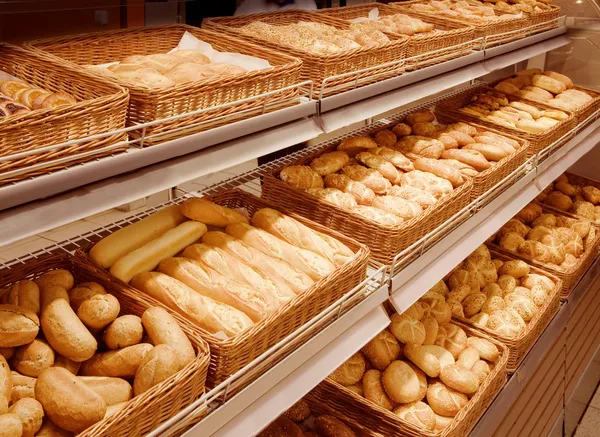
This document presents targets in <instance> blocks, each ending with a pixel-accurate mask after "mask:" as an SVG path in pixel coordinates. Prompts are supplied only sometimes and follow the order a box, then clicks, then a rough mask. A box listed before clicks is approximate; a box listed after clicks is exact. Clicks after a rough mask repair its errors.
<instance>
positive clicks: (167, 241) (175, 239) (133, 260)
mask: <svg viewBox="0 0 600 437" xmlns="http://www.w3.org/2000/svg"><path fill="white" fill-rule="evenodd" d="M206 231H207V228H206V225H204V224H203V223H200V222H195V221H188V222H185V223H182V224H180V225H179V226H177V227H176V228H174V229H171V230H169V231H167V232H165V233H164V234H163V235H161V236H160V237H158V238H157V239H155V240H153V241H150V242H149V243H146V244H145V245H143V246H142V247H140V248H139V249H136V250H134V251H133V252H131V253H129V254H127V255H125V256H124V257H123V258H121V259H119V260H118V261H117V262H115V263H114V264H113V265H112V267H111V268H110V273H111V274H112V275H113V276H115V277H117V278H119V279H120V280H122V281H123V282H129V281H131V278H133V277H134V276H135V275H137V274H138V273H142V272H148V271H150V270H152V269H154V268H155V267H156V266H157V265H158V264H159V263H160V262H161V261H162V260H164V259H167V258H169V257H172V256H174V255H175V254H177V253H178V252H180V251H182V250H183V249H185V248H186V247H187V246H189V245H190V244H193V243H194V242H195V241H197V240H198V239H200V238H201V237H202V235H204V234H205V233H206Z"/></svg>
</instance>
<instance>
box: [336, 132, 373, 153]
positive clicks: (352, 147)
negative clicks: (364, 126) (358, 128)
mask: <svg viewBox="0 0 600 437" xmlns="http://www.w3.org/2000/svg"><path fill="white" fill-rule="evenodd" d="M376 147H377V143H376V142H375V141H373V139H372V138H369V137H366V136H358V137H351V138H346V139H344V140H342V142H341V143H340V144H339V145H338V146H337V150H341V151H344V152H346V153H347V154H348V155H349V156H352V157H353V156H355V155H356V154H357V153H360V152H362V151H364V150H368V149H375V148H376Z"/></svg>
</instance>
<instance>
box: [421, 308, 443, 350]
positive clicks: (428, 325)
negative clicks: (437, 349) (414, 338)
mask: <svg viewBox="0 0 600 437" xmlns="http://www.w3.org/2000/svg"><path fill="white" fill-rule="evenodd" d="M427 311H428V312H429V313H431V310H430V309H429V308H427ZM421 323H422V324H423V326H424V327H425V341H423V344H428V345H432V344H434V343H435V339H436V338H437V335H438V330H439V323H438V321H437V320H436V319H435V317H433V316H430V315H427V316H425V317H423V319H422V320H421Z"/></svg>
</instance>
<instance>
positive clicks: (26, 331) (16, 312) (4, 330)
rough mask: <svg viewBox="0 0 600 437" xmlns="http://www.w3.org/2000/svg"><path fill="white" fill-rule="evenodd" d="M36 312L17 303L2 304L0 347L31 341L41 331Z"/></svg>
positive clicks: (0, 313)
mask: <svg viewBox="0 0 600 437" xmlns="http://www.w3.org/2000/svg"><path fill="white" fill-rule="evenodd" d="M39 326H40V322H39V319H38V317H37V316H36V315H35V313H33V312H31V311H28V310H25V309H22V308H20V307H18V306H15V305H0V347H14V346H21V345H24V344H28V343H31V342H32V341H33V340H34V339H35V337H36V336H37V333H38V331H39Z"/></svg>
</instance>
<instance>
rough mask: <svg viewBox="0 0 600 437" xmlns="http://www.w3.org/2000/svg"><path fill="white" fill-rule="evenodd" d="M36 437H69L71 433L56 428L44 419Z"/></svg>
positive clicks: (48, 420)
mask: <svg viewBox="0 0 600 437" xmlns="http://www.w3.org/2000/svg"><path fill="white" fill-rule="evenodd" d="M35 436H36V437H71V436H72V433H70V432H69V431H65V430H64V429H61V428H59V427H58V426H56V425H55V424H54V423H52V421H51V420H50V419H48V418H45V419H44V421H43V423H42V427H41V428H40V429H39V431H38V432H37V434H36V435H35Z"/></svg>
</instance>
